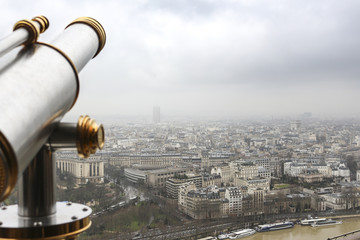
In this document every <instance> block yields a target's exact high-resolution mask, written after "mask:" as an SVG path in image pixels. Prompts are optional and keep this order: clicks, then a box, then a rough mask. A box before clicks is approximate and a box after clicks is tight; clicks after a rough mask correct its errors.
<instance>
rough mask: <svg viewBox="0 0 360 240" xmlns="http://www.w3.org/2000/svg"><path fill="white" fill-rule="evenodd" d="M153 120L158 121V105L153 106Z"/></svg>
mask: <svg viewBox="0 0 360 240" xmlns="http://www.w3.org/2000/svg"><path fill="white" fill-rule="evenodd" d="M153 122H154V123H159V122H160V107H159V106H155V107H154V108H153Z"/></svg>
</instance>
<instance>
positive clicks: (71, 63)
mask: <svg viewBox="0 0 360 240" xmlns="http://www.w3.org/2000/svg"><path fill="white" fill-rule="evenodd" d="M36 44H39V45H43V46H47V47H49V48H52V49H54V50H55V51H57V52H58V53H60V54H61V55H63V57H64V58H65V59H66V60H67V61H68V63H69V64H70V66H71V68H72V69H73V71H74V74H75V78H76V96H75V99H74V101H73V103H72V105H71V107H70V108H69V110H68V111H70V110H71V109H72V107H73V106H74V105H75V103H76V100H77V99H78V97H79V92H80V80H79V74H78V71H77V69H76V66H75V64H74V63H73V61H72V60H71V59H70V58H69V57H68V55H66V54H65V53H64V52H63V51H62V50H61V49H59V48H57V47H55V46H54V45H51V44H49V43H44V42H36Z"/></svg>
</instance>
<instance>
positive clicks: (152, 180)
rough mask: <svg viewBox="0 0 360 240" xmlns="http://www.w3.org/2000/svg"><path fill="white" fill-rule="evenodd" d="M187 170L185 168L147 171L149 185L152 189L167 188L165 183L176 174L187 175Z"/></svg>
mask: <svg viewBox="0 0 360 240" xmlns="http://www.w3.org/2000/svg"><path fill="white" fill-rule="evenodd" d="M186 173H187V170H186V169H183V168H167V169H157V170H149V171H146V175H147V185H148V186H151V187H165V183H166V181H167V180H168V179H169V178H173V177H174V176H175V175H176V174H177V175H183V174H186Z"/></svg>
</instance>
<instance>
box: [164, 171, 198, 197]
mask: <svg viewBox="0 0 360 240" xmlns="http://www.w3.org/2000/svg"><path fill="white" fill-rule="evenodd" d="M175 176H176V175H175ZM188 182H192V183H194V184H195V187H196V188H201V187H202V176H201V175H195V174H185V175H182V176H181V175H180V176H179V177H177V178H176V177H174V178H169V179H168V180H167V181H166V193H167V196H168V197H169V198H173V199H178V196H179V189H180V187H181V186H182V185H183V184H184V183H188Z"/></svg>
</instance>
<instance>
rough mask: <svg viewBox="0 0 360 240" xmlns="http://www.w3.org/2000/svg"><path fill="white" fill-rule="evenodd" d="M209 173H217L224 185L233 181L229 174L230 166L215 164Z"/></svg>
mask: <svg viewBox="0 0 360 240" xmlns="http://www.w3.org/2000/svg"><path fill="white" fill-rule="evenodd" d="M211 174H217V175H220V176H221V182H222V183H223V184H224V185H226V186H227V185H230V183H231V182H233V180H234V177H233V175H232V174H231V169H230V166H229V165H228V164H227V165H222V166H217V167H213V168H212V169H211Z"/></svg>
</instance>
